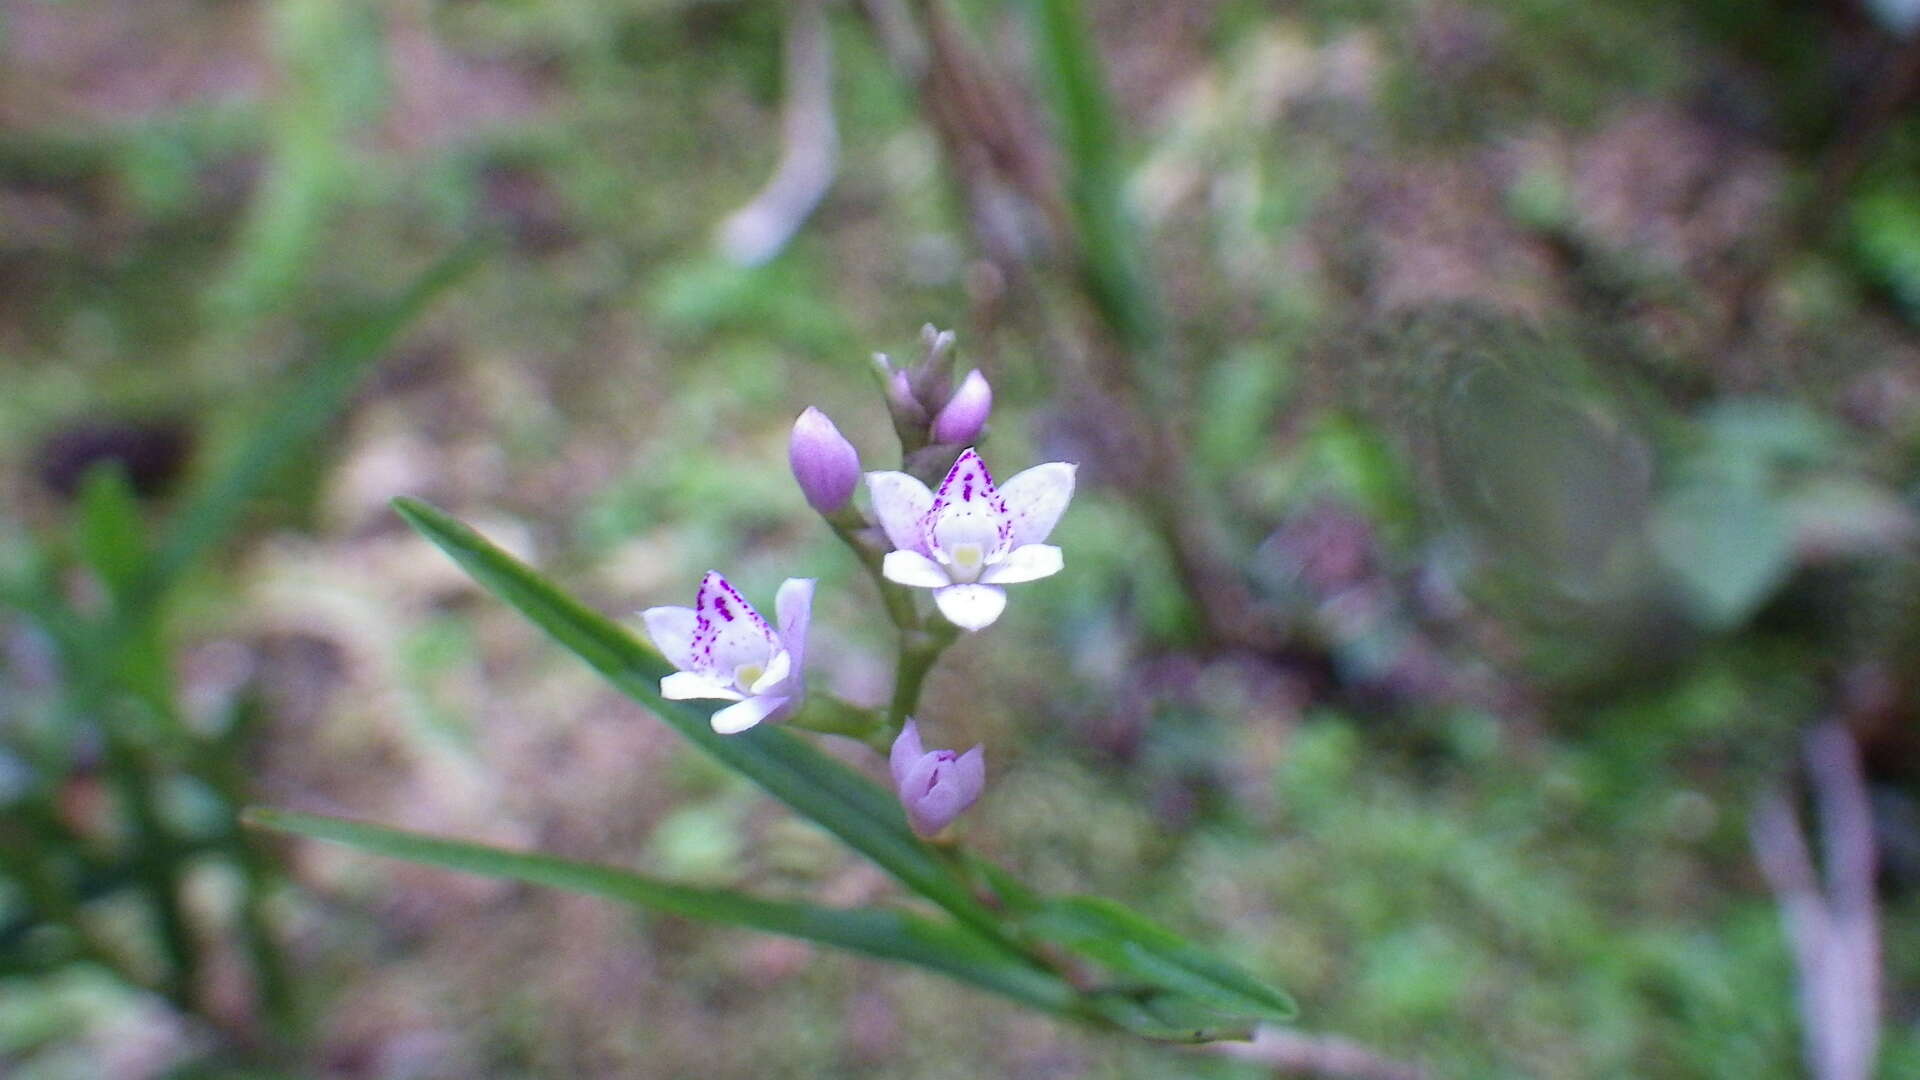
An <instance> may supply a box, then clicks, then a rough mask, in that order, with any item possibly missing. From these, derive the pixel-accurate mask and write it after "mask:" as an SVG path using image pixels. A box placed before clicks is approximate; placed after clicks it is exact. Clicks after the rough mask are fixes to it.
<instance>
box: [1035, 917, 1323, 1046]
mask: <svg viewBox="0 0 1920 1080" xmlns="http://www.w3.org/2000/svg"><path fill="white" fill-rule="evenodd" d="M1021 926H1022V928H1023V929H1025V930H1026V931H1027V932H1028V933H1029V934H1032V935H1033V936H1034V937H1036V938H1038V939H1040V940H1042V941H1047V942H1051V943H1053V944H1056V945H1060V946H1063V947H1065V948H1068V949H1071V950H1073V951H1074V952H1077V953H1080V954H1081V955H1083V956H1086V957H1089V958H1091V959H1093V960H1095V961H1097V962H1099V963H1100V964H1102V965H1104V966H1106V967H1108V968H1110V969H1112V971H1113V972H1114V973H1115V974H1117V975H1120V976H1123V977H1126V978H1129V979H1136V980H1139V981H1140V982H1143V983H1146V984H1148V985H1150V986H1154V987H1158V988H1160V989H1162V990H1166V991H1169V992H1171V993H1174V994H1177V995H1180V996H1182V997H1185V998H1188V999H1190V1000H1191V1001H1192V1002H1194V1003H1195V1004H1198V1005H1201V1006H1204V1007H1206V1008H1208V1009H1212V1010H1214V1011H1216V1012H1218V1013H1220V1014H1222V1015H1223V1016H1228V1017H1245V1018H1247V1019H1250V1020H1291V1019H1293V1018H1294V1017H1295V1016H1296V1015H1298V1014H1299V1010H1298V1008H1297V1007H1296V1006H1295V1005H1294V1003H1293V999H1292V998H1290V997H1288V996H1287V995H1286V994H1284V993H1282V992H1281V991H1279V990H1276V989H1274V988H1273V987H1271V986H1268V985H1267V984H1266V983H1263V982H1261V981H1260V980H1259V979H1256V978H1254V977H1253V976H1252V975H1249V974H1247V973H1246V972H1245V971H1242V970H1241V969H1240V968H1238V967H1236V966H1234V965H1233V964H1230V963H1228V962H1227V961H1225V960H1223V959H1221V958H1220V957H1218V956H1215V955H1213V954H1212V953H1210V952H1207V951H1206V950H1204V949H1202V948H1200V947H1199V946H1197V945H1194V944H1193V943H1191V942H1189V941H1187V940H1186V939H1185V938H1182V937H1180V936H1179V935H1178V934H1175V933H1173V932H1172V931H1171V930H1168V929H1166V928H1165V927H1162V926H1160V925H1158V924H1157V923H1153V922H1150V921H1148V920H1147V919H1146V918H1144V917H1142V916H1141V915H1139V914H1137V913H1135V912H1133V911H1130V910H1128V909H1127V908H1126V907H1123V906H1122V905H1120V904H1117V903H1114V902H1113V901H1111V900H1105V899H1101V898H1098V897H1091V896H1074V897H1067V898H1064V899H1060V900H1052V901H1048V902H1046V903H1045V904H1044V905H1043V906H1042V907H1041V909H1040V911H1039V912H1038V913H1037V914H1035V915H1033V916H1030V917H1029V918H1027V919H1026V920H1024V921H1023V922H1022V924H1021ZM1169 1007H1170V1006H1169ZM1158 1011H1163V1012H1164V1011H1165V1009H1164V1008H1163V1009H1160V1010H1158Z"/></svg>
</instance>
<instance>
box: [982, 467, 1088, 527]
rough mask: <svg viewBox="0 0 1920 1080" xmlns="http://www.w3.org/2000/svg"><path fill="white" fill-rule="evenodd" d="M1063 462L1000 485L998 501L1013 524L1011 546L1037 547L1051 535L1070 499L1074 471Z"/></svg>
mask: <svg viewBox="0 0 1920 1080" xmlns="http://www.w3.org/2000/svg"><path fill="white" fill-rule="evenodd" d="M1078 468H1079V466H1077V465H1073V464H1070V463H1068V462H1065V461H1050V462H1048V463H1047V464H1045V465H1035V466H1034V467H1033V468H1031V469H1028V470H1026V471H1025V472H1023V473H1020V474H1019V475H1018V476H1015V477H1013V478H1012V479H1011V480H1008V481H1007V482H1006V483H1005V484H1002V485H1001V486H1000V499H1001V501H1002V502H1003V503H1004V504H1005V505H1006V511H1007V517H1008V518H1009V519H1010V520H1011V521H1012V522H1013V546H1014V547H1016V548H1018V547H1025V546H1026V545H1028V544H1038V543H1040V542H1041V541H1043V540H1045V539H1046V538H1047V536H1048V535H1049V534H1051V533H1052V532H1053V527H1054V526H1055V525H1056V524H1058V523H1059V521H1060V515H1061V514H1062V513H1064V512H1066V509H1067V502H1068V501H1069V500H1070V499H1072V498H1073V478H1074V471H1075V470H1076V469H1078Z"/></svg>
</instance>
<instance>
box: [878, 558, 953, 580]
mask: <svg viewBox="0 0 1920 1080" xmlns="http://www.w3.org/2000/svg"><path fill="white" fill-rule="evenodd" d="M880 573H882V574H884V575H885V576H886V579H887V580H888V581H892V582H896V583H898V584H901V585H911V586H913V587H914V588H916V589H939V588H943V587H945V586H948V585H951V584H953V579H952V578H951V577H949V576H948V575H947V572H946V571H945V570H943V569H941V567H940V564H939V563H937V562H934V561H933V560H932V559H929V558H927V557H926V556H925V555H922V554H920V553H919V552H917V551H889V552H887V557H886V558H885V559H882V560H881V562H880Z"/></svg>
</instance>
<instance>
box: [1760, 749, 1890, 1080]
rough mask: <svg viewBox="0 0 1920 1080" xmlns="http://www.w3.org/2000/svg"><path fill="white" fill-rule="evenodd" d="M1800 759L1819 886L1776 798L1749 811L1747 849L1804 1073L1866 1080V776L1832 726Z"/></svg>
mask: <svg viewBox="0 0 1920 1080" xmlns="http://www.w3.org/2000/svg"><path fill="white" fill-rule="evenodd" d="M1806 757H1807V780H1808V783H1809V784H1810V785H1811V786H1812V789H1813V796H1814V802H1815V804H1816V806H1817V807H1818V809H1819V814H1820V836H1821V841H1822V846H1823V847H1824V848H1825V856H1826V886H1825V888H1824V890H1823V889H1822V887H1821V882H1820V879H1819V876H1818V875H1817V874H1816V872H1815V870H1814V862H1813V856H1812V854H1811V852H1810V851H1809V850H1808V847H1807V840H1806V837H1805V835H1804V834H1803V833H1802V831H1801V828H1800V822H1799V820H1798V819H1797V817H1796V815H1795V813H1794V810H1793V807H1792V805H1791V804H1790V803H1789V802H1788V801H1787V797H1786V796H1785V795H1784V794H1780V793H1777V792H1776V793H1775V794H1773V795H1771V796H1769V797H1768V798H1767V799H1765V800H1764V801H1763V802H1762V803H1761V804H1760V806H1759V808H1758V809H1757V810H1756V811H1755V813H1754V818H1753V824H1752V829H1751V831H1752V837H1753V850H1754V855H1755V857H1756V858H1757V859H1758V860H1759V863H1760V871H1761V873H1762V874H1764V875H1765V876H1766V879H1767V884H1768V885H1769V886H1770V887H1771V888H1772V889H1773V892H1774V895H1775V896H1776V897H1778V898H1779V901H1780V917H1781V921H1782V922H1783V923H1784V924H1785V927H1786V934H1787V940H1788V941H1789V942H1790V943H1791V946H1792V948H1793V961H1794V968H1795V970H1796V971H1797V972H1798V974H1799V993H1798V998H1799V1003H1800V1016H1801V1022H1802V1024H1803V1025H1804V1026H1805V1029H1806V1030H1805V1033H1804V1038H1805V1049H1806V1055H1807V1067H1808V1069H1809V1071H1810V1072H1811V1073H1812V1074H1813V1076H1815V1077H1817V1078H1818V1080H1867V1078H1868V1077H1869V1076H1871V1074H1872V1071H1873V1061H1874V1057H1875V1055H1876V1053H1877V1044H1878V1040H1879V1033H1880V931H1879V921H1878V915H1877V912H1876V910H1875V904H1874V896H1873V875H1874V849H1873V818H1872V813H1871V809H1870V807H1869V806H1868V802H1867V789H1866V779H1865V777H1864V775H1863V773H1862V772H1861V767H1860V752H1859V748H1858V747H1857V746H1856V745H1855V744H1854V741H1853V736H1852V735H1851V734H1849V733H1848V732H1847V730H1846V729H1845V728H1843V727H1842V726H1840V725H1839V724H1837V723H1828V724H1823V725H1822V726H1821V727H1819V728H1817V729H1815V730H1814V731H1813V732H1812V734H1810V735H1809V736H1808V737H1807V748H1806Z"/></svg>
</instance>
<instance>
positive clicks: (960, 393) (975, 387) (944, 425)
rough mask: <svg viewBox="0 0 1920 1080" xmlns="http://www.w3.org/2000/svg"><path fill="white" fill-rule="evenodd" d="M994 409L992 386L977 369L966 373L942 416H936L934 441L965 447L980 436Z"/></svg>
mask: <svg viewBox="0 0 1920 1080" xmlns="http://www.w3.org/2000/svg"><path fill="white" fill-rule="evenodd" d="M991 412H993V387H992V386H991V385H990V384H989V383H988V382H987V377H986V376H985V375H982V374H980V373H979V372H978V371H969V372H967V377H966V378H964V379H962V380H960V389H958V390H955V391H954V392H953V397H951V398H949V399H947V404H946V406H945V407H943V408H942V409H941V410H940V415H938V416H936V417H934V418H933V432H932V434H933V441H934V442H942V443H953V444H955V445H958V446H964V445H966V444H967V443H970V442H973V441H975V440H976V439H978V438H980V432H981V431H982V430H983V429H984V428H985V427H986V426H987V416H988V414H989V413H991Z"/></svg>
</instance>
